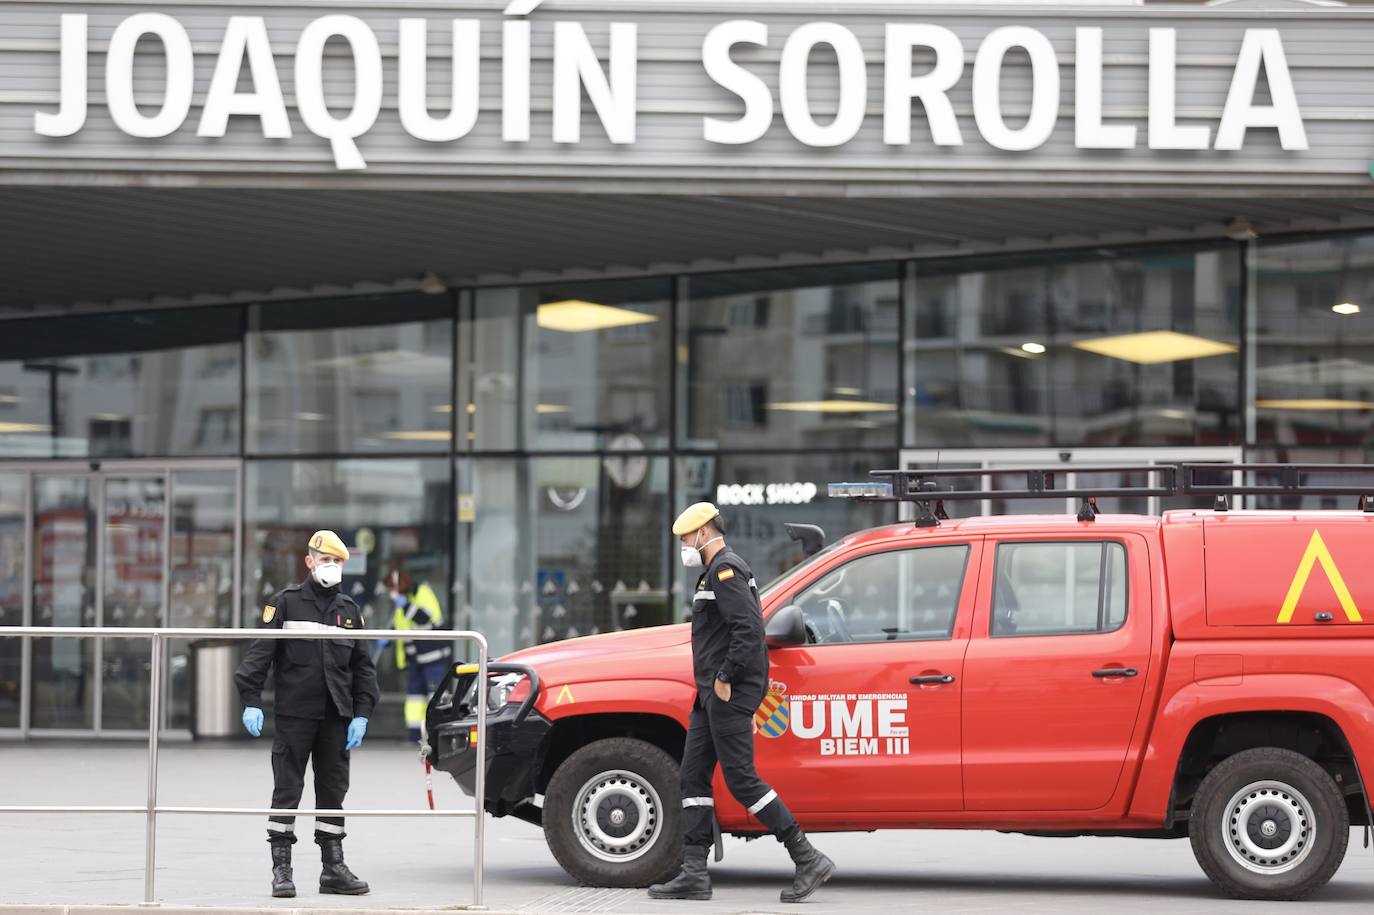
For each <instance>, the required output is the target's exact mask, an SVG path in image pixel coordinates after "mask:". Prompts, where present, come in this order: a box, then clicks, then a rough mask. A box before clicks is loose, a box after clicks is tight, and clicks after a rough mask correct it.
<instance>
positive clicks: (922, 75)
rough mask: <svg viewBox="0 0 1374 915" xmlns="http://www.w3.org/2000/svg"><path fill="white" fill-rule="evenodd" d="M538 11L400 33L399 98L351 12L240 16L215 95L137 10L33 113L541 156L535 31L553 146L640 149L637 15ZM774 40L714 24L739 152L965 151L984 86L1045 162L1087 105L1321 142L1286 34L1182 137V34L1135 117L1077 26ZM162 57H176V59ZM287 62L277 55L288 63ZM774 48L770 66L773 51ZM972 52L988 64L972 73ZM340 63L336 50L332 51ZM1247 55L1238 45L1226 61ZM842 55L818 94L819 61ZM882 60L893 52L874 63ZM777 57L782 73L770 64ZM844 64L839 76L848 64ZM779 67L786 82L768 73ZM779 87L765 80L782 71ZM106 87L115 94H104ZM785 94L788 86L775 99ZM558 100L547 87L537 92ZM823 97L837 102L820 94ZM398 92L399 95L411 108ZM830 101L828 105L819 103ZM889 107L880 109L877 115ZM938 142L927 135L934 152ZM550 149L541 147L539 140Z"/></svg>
mask: <svg viewBox="0 0 1374 915" xmlns="http://www.w3.org/2000/svg"><path fill="white" fill-rule="evenodd" d="M537 6H538V0H515V2H514V3H512V4H511V5H510V6H509V7H507V8H506V10H505V11H504V12H505V16H504V17H503V19H502V21H500V22H492V21H487V22H486V23H485V25H484V23H483V22H482V21H480V20H477V19H446V20H437V19H419V18H402V19H400V20H399V21H398V25H399V29H398V33H397V34H398V36H399V40H398V47H397V49H396V54H397V59H398V66H397V67H396V69H395V74H396V75H395V79H396V84H395V85H387V84H386V82H385V80H384V77H383V72H384V71H383V66H382V48H381V46H380V43H379V40H378V36H377V34H376V33H375V32H374V30H373V28H372V27H371V26H369V25H368V24H367V23H366V22H364V21H363V20H362V19H360V18H358V17H355V16H351V15H338V14H334V15H325V16H320V17H318V18H316V19H313V20H311V21H309V22H307V23H306V24H305V26H304V27H303V28H296V27H292V28H291V29H289V30H288V29H285V28H282V27H279V26H273V25H270V24H269V22H268V21H267V20H266V19H265V18H264V17H261V16H253V15H243V16H229V17H227V19H226V21H225V25H224V30H223V34H222V36H221V37H220V41H219V48H218V51H217V53H216V55H215V62H214V68H213V71H211V75H210V76H209V78H208V82H207V83H206V84H205V85H197V80H196V77H195V73H196V70H195V57H196V54H197V53H208V52H206V51H204V50H202V51H199V52H198V51H195V50H193V46H192V42H191V39H190V37H189V36H188V34H187V30H186V28H185V26H184V25H183V24H182V23H181V22H180V21H178V20H177V19H176V18H175V17H173V16H169V15H165V14H162V13H151V12H147V13H138V14H135V15H132V16H129V17H128V18H126V19H124V20H122V21H121V22H119V24H118V25H117V26H116V28H115V31H114V33H113V36H112V38H111V39H110V41H109V44H108V47H107V49H106V54H105V66H104V68H103V70H104V72H103V73H94V74H93V73H88V69H89V67H88V64H89V60H90V49H89V48H88V45H89V27H88V20H87V16H85V15H82V14H79V13H73V14H69V15H63V16H61V52H60V53H61V68H60V80H61V86H60V104H59V106H58V108H57V110H55V111H53V110H42V111H38V112H36V113H35V117H34V130H35V131H36V132H37V133H38V134H41V135H43V136H46V137H68V136H72V135H74V134H76V133H78V132H80V131H81V130H82V128H83V126H84V125H85V123H86V119H87V109H88V106H89V105H90V104H91V101H92V95H91V88H92V87H93V86H96V87H100V88H103V97H104V100H105V104H106V105H107V106H108V107H109V114H110V117H111V119H112V120H113V122H114V124H115V125H116V127H117V128H118V129H119V130H121V131H123V132H124V133H125V134H127V135H129V136H132V137H141V138H158V137H166V136H169V135H170V134H172V133H174V132H177V131H179V130H181V129H182V128H183V127H185V126H187V122H188V120H190V119H192V105H193V100H194V99H199V98H203V105H202V106H201V107H200V110H199V118H198V120H197V121H196V123H195V131H196V134H197V135H198V136H200V137H203V138H221V137H224V136H225V133H226V131H227V128H228V124H229V119H230V118H231V117H238V118H251V119H256V120H257V121H258V122H259V124H260V126H261V131H262V135H263V137H265V138H269V139H277V140H289V139H291V138H292V137H293V134H294V133H296V132H297V131H298V130H299V127H300V126H302V125H303V127H304V129H305V130H306V131H308V132H309V133H311V134H314V135H315V136H318V137H320V138H323V139H324V140H327V141H328V142H329V144H330V146H331V148H332V151H333V158H334V163H335V165H336V166H337V167H338V168H340V169H362V168H366V167H367V162H366V161H365V159H364V157H363V155H362V153H361V151H360V150H359V148H358V144H357V141H358V140H359V138H361V137H364V136H365V135H366V134H367V133H368V132H369V131H370V130H372V129H373V128H374V127H375V126H376V124H377V122H378V119H379V118H380V117H382V116H383V101H384V99H387V100H389V99H391V98H394V99H395V103H396V104H395V112H394V114H393V113H392V111H391V109H390V108H388V109H387V113H386V116H387V117H392V116H395V117H399V119H400V122H401V125H402V127H403V128H404V130H405V132H406V133H408V134H409V135H410V136H412V137H414V138H416V139H418V140H421V141H426V142H429V143H436V144H443V143H460V142H462V140H463V138H464V137H466V136H467V135H468V134H469V133H470V132H471V131H472V130H473V128H474V126H475V125H476V124H477V121H478V118H479V116H489V117H492V118H496V117H499V118H500V137H501V140H502V142H503V143H505V144H523V143H529V142H530V139H531V136H530V133H531V118H530V113H531V102H530V99H531V88H532V87H531V82H532V72H533V71H532V67H531V36H532V33H533V30H534V29H540V30H543V29H547V30H549V31H550V32H551V33H552V63H553V66H552V71H551V74H552V75H551V78H552V85H551V86H550V87H547V88H548V89H549V91H550V92H551V95H552V115H553V116H552V128H551V129H552V136H551V138H549V139H551V140H552V141H553V142H555V143H559V144H577V143H580V142H582V131H583V107H584V105H585V104H587V103H590V106H591V108H592V109H593V111H594V113H595V118H596V122H597V123H599V126H600V129H601V130H603V131H604V133H605V137H606V138H607V139H608V140H609V141H610V142H611V143H614V144H633V143H635V137H636V121H637V117H638V109H637V96H638V92H637V89H638V81H639V76H640V59H641V49H640V46H639V42H640V29H639V26H638V25H637V24H636V23H634V22H613V23H611V24H610V26H609V29H608V30H605V37H604V38H600V37H599V38H598V40H596V41H593V39H592V38H590V37H589V34H588V32H587V30H586V29H585V28H584V26H583V25H582V24H581V23H578V22H576V21H543V19H542V17H541V19H540V21H538V22H535V21H532V20H531V19H530V18H527V17H529V15H530V14H531V13H533V12H535V8H536V7H537ZM440 29H441V30H443V31H444V32H446V33H447V35H445V36H435V40H436V41H441V42H442V41H445V40H447V41H448V42H451V51H452V55H451V58H448V57H447V55H445V59H442V60H440V59H437V58H438V55H436V59H435V60H431V59H430V55H429V53H428V48H429V43H430V41H431V34H432V32H433V31H434V30H440ZM777 32H778V29H777V28H776V27H773V28H770V26H769V25H768V24H766V23H764V22H759V21H754V20H751V19H744V18H741V19H731V20H728V21H722V22H720V23H718V24H715V25H712V26H710V27H709V28H708V29H707V30H706V32H705V37H704V39H703V40H702V42H701V45H700V48H699V69H698V68H697V67H696V65H695V63H694V65H693V68H694V69H695V70H696V72H697V73H698V74H699V79H700V80H702V81H709V82H710V83H714V84H715V86H716V87H718V89H719V90H721V91H723V92H724V93H728V96H729V97H733V99H734V102H735V105H734V107H735V108H736V109H737V110H736V111H735V112H733V114H734V116H731V117H724V118H722V117H716V116H711V115H703V116H702V117H701V118H700V131H701V137H702V138H703V139H704V140H706V141H707V142H709V143H711V144H719V145H720V146H721V147H742V146H747V145H748V144H751V143H754V142H755V141H757V140H759V139H760V138H761V137H763V136H764V134H765V133H766V132H768V131H769V130H770V129H771V128H772V127H773V126H774V123H775V120H776V119H777V118H779V117H781V119H782V122H783V124H784V125H785V129H786V131H787V133H788V134H790V136H791V137H792V138H793V139H794V140H795V142H796V143H797V144H800V145H802V146H806V147H842V146H844V145H845V144H846V143H849V142H850V141H851V140H853V139H854V137H855V136H856V135H857V134H858V132H859V131H860V129H861V128H862V127H863V125H864V122H865V120H866V119H868V118H871V117H881V119H882V138H883V142H884V143H885V144H887V145H890V146H905V145H909V144H912V143H913V140H912V134H913V130H912V124H913V120H914V119H917V118H923V119H924V120H925V121H926V125H925V126H924V127H923V129H922V130H921V132H920V136H921V140H920V142H922V143H933V144H934V145H935V146H937V147H958V146H961V145H963V144H964V143H965V142H966V140H968V139H969V138H968V137H967V136H966V133H968V132H969V130H968V125H967V120H966V121H965V124H964V125H963V126H961V124H960V122H959V121H958V120H957V119H956V117H955V111H954V105H953V104H952V102H951V92H952V91H953V90H954V89H955V87H956V86H957V85H958V84H960V82H961V81H963V80H968V81H970V82H971V89H972V99H973V126H974V127H975V128H976V131H977V134H978V135H980V136H981V138H982V140H983V141H985V142H986V143H987V144H989V145H990V146H992V147H994V148H995V149H999V150H1006V151H1013V152H1015V151H1026V150H1033V149H1036V148H1037V147H1039V146H1041V145H1043V144H1045V143H1046V141H1047V140H1048V139H1049V137H1050V135H1051V133H1052V132H1053V131H1054V129H1055V126H1056V124H1057V122H1058V120H1059V119H1060V117H1061V103H1062V102H1063V100H1065V99H1068V98H1070V97H1072V105H1073V109H1072V117H1073V121H1074V126H1073V131H1074V145H1075V146H1076V147H1077V148H1079V149H1088V150H1119V149H1134V148H1140V147H1144V148H1148V149H1152V150H1156V149H1157V150H1239V149H1241V148H1242V147H1243V145H1244V144H1245V142H1246V135H1247V132H1248V131H1251V130H1254V129H1257V128H1263V129H1266V130H1275V131H1277V135H1278V140H1279V142H1280V145H1281V146H1282V148H1283V149H1284V150H1304V149H1307V144H1308V140H1307V133H1306V130H1305V128H1304V124H1303V117H1302V111H1301V109H1300V106H1299V99H1298V97H1297V93H1296V92H1295V90H1294V85H1293V79H1292V77H1291V75H1290V73H1289V67H1288V63H1287V60H1286V57H1285V53H1284V44H1283V39H1282V37H1281V35H1280V33H1279V31H1278V30H1277V29H1273V28H1245V29H1239V28H1238V29H1237V32H1238V33H1239V34H1238V37H1239V46H1238V51H1236V52H1235V57H1234V60H1233V61H1232V62H1231V66H1230V71H1231V72H1230V84H1229V90H1228V92H1227V95H1226V101H1225V105H1224V107H1223V109H1222V110H1221V112H1220V117H1219V118H1218V119H1216V120H1215V121H1214V122H1213V123H1201V124H1200V123H1189V124H1182V123H1180V122H1179V119H1178V117H1177V111H1178V100H1179V96H1180V91H1181V89H1180V86H1179V79H1178V75H1177V66H1176V48H1177V37H1178V36H1177V34H1176V33H1177V30H1176V29H1173V28H1151V29H1149V41H1148V57H1149V60H1148V83H1149V85H1148V110H1147V112H1146V116H1145V117H1144V118H1142V119H1137V120H1139V121H1141V122H1143V123H1136V122H1134V121H1132V120H1129V119H1124V118H1109V117H1106V116H1105V115H1104V88H1103V49H1104V37H1105V38H1109V37H1110V34H1109V33H1108V34H1107V35H1105V36H1104V29H1102V28H1098V27H1083V28H1078V29H1076V30H1075V33H1074V36H1073V40H1074V47H1073V58H1072V63H1071V64H1069V63H1067V62H1066V61H1064V60H1061V59H1060V53H1059V52H1058V51H1056V48H1055V47H1054V45H1053V44H1052V43H1051V42H1050V39H1049V38H1048V37H1047V36H1046V35H1045V34H1044V33H1043V32H1041V31H1039V30H1037V29H1034V28H1030V27H1027V26H1024V25H1016V24H1007V25H1001V26H999V27H996V28H993V29H992V30H991V31H989V32H987V34H986V35H985V36H984V37H982V38H981V40H979V41H978V42H977V45H976V48H969V47H966V46H965V42H964V40H963V39H961V38H960V37H958V36H957V35H956V34H955V33H954V32H953V31H951V30H950V29H948V28H946V27H944V26H941V25H936V24H930V23H922V22H919V21H894V22H887V23H885V25H884V28H883V36H882V39H883V40H882V48H881V54H880V56H878V54H877V53H876V52H877V49H876V48H874V47H869V48H865V47H863V46H862V45H861V44H860V41H859V38H858V37H856V35H855V33H854V31H852V30H851V29H850V28H848V27H846V26H845V25H844V24H841V23H837V22H805V23H801V24H799V25H795V27H789V28H788V30H787V33H786V34H778V33H777ZM327 44H328V45H330V46H331V48H333V47H338V48H339V49H341V50H344V49H346V51H345V53H346V54H347V55H349V56H351V63H352V67H353V72H354V81H353V94H352V98H351V100H349V103H348V104H346V105H344V106H342V107H341V106H340V105H339V104H337V103H336V104H332V105H327V104H326V102H325V96H326V86H325V76H324V73H325V67H324V59H325V55H326V45H327ZM159 45H160V49H159V47H158V46H159ZM292 46H294V54H293V60H292V61H291V62H290V66H293V67H294V80H293V83H292V85H293V102H294V107H295V109H296V112H297V115H298V122H297V123H295V124H293V121H292V119H291V118H290V117H289V116H288V113H287V96H286V94H285V93H284V92H283V89H282V79H281V75H280V71H279V67H278V61H277V60H276V59H275V56H274V54H276V53H281V49H282V48H283V47H292ZM274 49H275V50H274ZM759 49H768V50H770V51H774V52H777V53H776V54H775V55H769V56H768V57H767V60H769V61H770V63H759V62H758V61H757V58H760V57H761V56H762V55H759V54H758V53H757V52H758V51H759ZM159 50H160V53H161V55H162V56H163V57H164V58H165V67H163V68H162V72H164V73H165V77H164V81H163V84H162V89H163V92H162V95H161V98H160V100H159V99H157V97H156V96H154V99H153V101H154V103H155V104H152V105H149V104H148V100H147V99H146V98H145V99H142V100H141V102H142V103H141V104H138V103H136V102H135V92H134V70H135V57H136V55H149V54H156V53H159ZM970 51H972V52H973V57H972V63H971V65H970V64H967V63H966V59H967V55H968V53H969V52H970ZM330 53H331V54H332V53H333V52H332V51H331V52H330ZM1226 53H1229V52H1226ZM497 55H499V58H500V64H501V65H500V85H499V87H496V86H483V85H481V80H480V78H479V76H480V73H481V70H480V61H481V59H482V58H483V57H484V56H485V57H487V58H488V59H490V58H492V57H493V56H497ZM1013 55H1015V60H1016V61H1018V65H1021V64H1023V63H1024V62H1025V61H1029V80H1030V86H1029V95H1030V102H1029V113H1028V114H1027V113H1026V112H1025V111H1024V110H1021V109H1024V107H1025V105H1024V103H1023V102H1018V104H1017V108H1018V110H1017V111H1016V112H1015V114H1014V116H1012V115H1011V114H1010V113H1009V112H1005V111H1004V108H1003V98H1002V94H1003V84H1004V81H1003V70H1004V68H1005V67H1006V66H1007V65H1008V61H1009V59H1010V58H1011V57H1012V56H1013ZM822 56H823V57H824V58H825V61H826V63H825V67H824V70H823V73H822V78H823V79H824V81H825V85H824V86H820V85H817V83H818V76H817V72H818V70H820V67H819V66H818V63H817V61H818V60H820V59H821V57H822ZM875 57H877V59H875ZM773 60H776V63H772V62H771V61H773ZM832 61H833V63H832ZM439 67H446V68H448V69H449V70H451V73H447V74H443V75H442V76H441V77H440V78H441V80H442V85H444V86H445V87H446V88H449V89H450V92H449V95H450V97H448V98H440V99H431V98H430V97H429V94H428V93H427V92H426V88H427V86H428V84H429V81H430V78H431V75H432V71H437V70H438V68H439ZM765 67H776V68H777V69H776V72H775V73H764V72H762V71H763V68H765ZM765 76H767V77H768V78H767V79H765V78H764V77H765ZM102 84H103V85H102ZM774 86H776V87H777V89H776V92H775V90H774V88H773V87H774ZM538 88H540V89H541V90H542V89H543V88H545V87H538ZM483 89H485V90H486V91H487V93H488V96H493V95H495V94H497V92H498V89H499V98H500V111H499V114H498V113H488V112H482V111H481V106H480V105H479V91H481V90H483ZM817 90H821V91H817ZM393 94H394V95H393ZM817 96H821V97H826V98H827V101H826V102H825V108H824V110H823V111H818V110H814V109H813V99H814V98H816V97H817ZM878 97H880V98H881V100H882V103H881V109H880V112H881V113H880V114H879V113H878V111H879V109H877V108H876V107H875V109H874V110H873V111H870V109H869V102H870V99H871V98H878ZM927 138H928V139H927ZM541 139H542V138H541Z"/></svg>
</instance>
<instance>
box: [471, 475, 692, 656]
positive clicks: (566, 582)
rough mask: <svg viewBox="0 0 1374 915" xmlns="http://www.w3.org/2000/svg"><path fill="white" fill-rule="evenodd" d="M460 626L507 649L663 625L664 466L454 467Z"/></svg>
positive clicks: (668, 519) (666, 615) (667, 517)
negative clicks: (457, 487)
mask: <svg viewBox="0 0 1374 915" xmlns="http://www.w3.org/2000/svg"><path fill="white" fill-rule="evenodd" d="M458 471H459V491H458V537H457V540H458V582H457V585H456V586H455V587H456V588H457V589H458V590H459V595H458V596H459V597H461V600H462V603H463V616H464V619H465V620H469V621H470V622H467V623H465V625H467V626H469V627H471V628H475V629H480V630H481V631H482V632H484V633H486V634H487V637H488V639H490V640H491V652H492V656H493V657H495V656H499V655H500V654H502V653H504V652H507V651H510V650H511V649H512V648H517V647H523V646H525V645H534V644H539V643H541V642H551V641H555V640H557V639H565V638H573V637H575V636H579V635H595V634H597V633H602V632H617V631H620V630H622V629H634V628H638V627H641V626H657V625H660V624H662V623H667V622H671V621H672V614H671V611H670V609H669V601H668V591H667V587H666V585H667V582H665V580H664V575H665V572H666V569H667V551H668V547H669V542H670V540H671V534H670V531H669V528H670V526H671V525H672V520H673V518H672V515H671V513H670V512H671V506H670V505H669V499H668V459H667V458H662V457H646V456H643V455H631V456H626V457H621V456H609V457H605V458H599V457H595V456H588V457H547V458H532V459H528V460H511V459H506V458H482V459H471V460H460V461H459V465H458Z"/></svg>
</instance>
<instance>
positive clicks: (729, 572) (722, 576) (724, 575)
mask: <svg viewBox="0 0 1374 915" xmlns="http://www.w3.org/2000/svg"><path fill="white" fill-rule="evenodd" d="M734 577H735V570H734V569H732V568H730V567H729V566H726V567H725V568H723V569H721V570H720V571H719V572H717V573H716V580H717V581H729V580H730V579H732V578H734Z"/></svg>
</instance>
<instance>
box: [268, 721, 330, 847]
mask: <svg viewBox="0 0 1374 915" xmlns="http://www.w3.org/2000/svg"><path fill="white" fill-rule="evenodd" d="M276 724H277V736H276V739H275V740H273V742H272V782H273V788H272V806H273V807H274V808H276V809H283V808H288V807H289V808H295V807H299V806H300V803H301V792H302V791H304V790H305V764H306V763H307V762H310V763H311V764H312V765H313V767H314V769H315V806H316V807H318V808H320V809H329V808H336V807H337V808H339V809H342V808H343V802H344V795H346V794H348V751H347V750H345V749H344V744H345V743H346V742H347V741H348V719H347V718H343V717H340V716H339V715H338V713H337V712H335V711H334V710H333V709H330V713H329V715H328V716H327V717H325V718H322V719H317V718H295V717H292V716H290V715H277V718H276ZM321 837H325V838H339V839H342V838H343V837H344V818H343V817H341V816H338V817H316V818H315V838H316V840H318V839H320V838H321ZM267 841H268V842H271V843H272V844H274V845H277V844H282V845H294V844H295V843H296V818H295V817H292V816H273V817H269V818H268V820H267Z"/></svg>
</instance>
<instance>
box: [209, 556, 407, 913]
mask: <svg viewBox="0 0 1374 915" xmlns="http://www.w3.org/2000/svg"><path fill="white" fill-rule="evenodd" d="M347 559H348V548H347V547H346V546H344V543H343V541H342V540H340V539H339V537H338V535H336V534H335V533H334V532H333V531H318V532H316V533H315V534H314V535H313V536H312V537H311V538H310V543H309V551H308V553H307V554H306V558H305V565H306V567H307V568H308V569H310V575H309V577H308V578H306V580H305V581H303V582H301V583H300V584H298V585H292V586H291V587H289V588H286V589H285V590H283V591H278V592H277V593H276V595H275V596H273V598H272V600H271V602H270V603H269V604H268V605H267V606H265V607H264V608H263V610H262V625H263V626H264V627H268V626H270V627H272V628H274V629H313V630H320V631H328V632H337V633H338V636H337V637H335V638H330V639H261V640H258V641H255V642H253V643H252V644H251V645H250V646H249V648H248V654H247V657H245V658H244V660H243V663H242V664H241V665H239V669H238V671H237V672H235V674H234V683H235V684H236V685H237V686H238V690H239V696H240V697H241V698H242V699H243V704H244V706H245V708H244V711H243V726H244V727H245V728H246V729H247V730H248V733H249V734H252V735H253V736H254V737H257V736H258V735H260V734H261V733H262V718H263V715H262V690H263V686H264V684H265V683H266V681H267V674H268V671H273V672H274V680H275V683H276V695H277V705H276V726H277V736H276V739H275V740H274V741H273V742H272V778H273V782H274V789H273V791H272V807H273V808H274V809H288V808H295V807H297V806H299V805H300V801H301V791H302V790H303V789H304V788H305V764H306V761H307V760H309V761H311V762H312V763H313V765H314V768H315V806H316V807H318V808H320V809H334V808H339V809H342V808H343V801H344V795H345V794H347V793H348V754H349V751H350V750H355V749H357V748H358V747H360V746H362V743H363V736H364V735H365V734H366V733H367V719H368V718H369V717H371V715H372V709H373V708H374V707H376V705H377V700H378V698H380V694H379V693H378V691H377V670H376V668H375V667H374V666H373V665H372V659H371V657H369V655H368V651H367V647H366V646H365V645H364V644H363V643H362V641H361V640H358V639H351V638H348V633H349V632H350V631H352V630H358V629H364V628H366V627H365V626H364V625H363V617H362V613H361V612H360V611H359V610H358V605H357V604H355V603H354V602H353V600H352V599H351V598H350V597H348V596H347V595H346V594H342V593H340V591H339V581H340V580H341V579H342V577H343V562H344V561H345V560H347ZM295 831H296V818H295V817H293V816H273V817H271V818H270V819H268V821H267V841H268V842H269V843H270V844H271V846H272V895H273V896H295V895H296V885H295V884H294V883H293V882H292V879H291V877H292V875H291V846H292V845H294V844H296V835H295ZM343 839H344V820H343V817H341V816H338V817H317V818H316V819H315V842H316V843H317V844H318V845H319V846H320V858H321V861H322V862H323V870H322V872H321V873H320V892H321V893H338V894H343V895H348V896H360V895H362V894H364V893H366V892H367V891H368V886H367V884H366V883H364V882H363V881H362V880H359V879H358V878H357V877H356V876H355V875H354V874H353V872H352V871H351V870H349V869H348V865H346V864H344V859H343Z"/></svg>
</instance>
